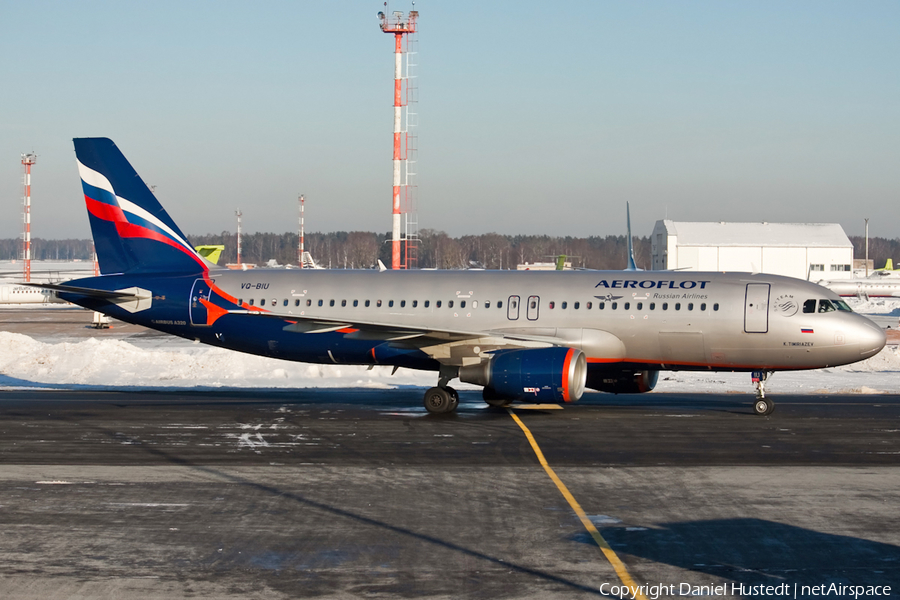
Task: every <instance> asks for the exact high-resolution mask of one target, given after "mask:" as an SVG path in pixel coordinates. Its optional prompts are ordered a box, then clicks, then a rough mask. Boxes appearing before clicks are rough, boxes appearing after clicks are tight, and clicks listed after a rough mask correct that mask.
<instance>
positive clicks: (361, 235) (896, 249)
mask: <svg viewBox="0 0 900 600" xmlns="http://www.w3.org/2000/svg"><path fill="white" fill-rule="evenodd" d="M188 238H189V239H190V241H191V243H192V244H195V245H200V244H221V245H224V246H225V250H224V252H223V253H222V259H220V261H219V263H220V264H224V263H233V262H236V261H237V242H236V238H235V234H234V233H232V232H228V231H223V232H222V233H220V234H206V235H192V236H188ZM389 240H390V235H389V234H387V233H384V234H382V233H372V232H368V231H350V232H347V231H336V232H331V233H308V234H306V238H305V247H306V250H307V251H308V252H309V253H310V254H311V255H312V256H313V258H314V259H315V260H316V261H317V262H318V263H319V264H320V265H321V266H324V267H329V268H332V269H368V268H372V267H373V266H375V265H376V263H377V260H379V259H380V260H381V261H382V262H383V263H384V264H385V265H390V257H391V249H390V242H389ZM298 241H299V240H298V236H297V234H296V233H247V234H244V235H243V236H242V239H241V250H242V257H241V258H242V260H243V262H246V263H256V264H265V263H266V262H267V261H269V260H271V259H275V260H276V261H277V262H278V263H279V264H296V263H297V246H298ZM850 241H851V243H852V244H853V247H854V256H855V257H856V258H863V257H864V256H865V238H864V237H862V236H851V237H850ZM91 249H92V243H91V240H75V239H68V240H48V239H43V238H35V239H34V240H32V257H33V258H34V259H36V260H60V261H63V260H90V259H91ZM634 252H635V259H636V261H637V264H638V266H639V267H641V268H645V269H646V268H649V267H650V238H648V237H641V238H639V237H635V238H634ZM560 254H565V255H566V256H568V257H569V260H570V261H571V262H572V263H573V265H574V266H576V267H583V268H587V269H621V268H624V267H625V264H626V260H627V243H626V239H625V236H622V235H619V236H615V235H610V236H606V237H599V236H591V237H587V238H577V237H571V236H567V237H552V236H540V235H501V234H498V233H486V234H483V235H464V236H461V237H456V238H454V237H450V236H449V235H448V234H446V233H445V232H443V231H437V230H434V229H423V230H422V231H421V232H420V240H419V245H418V266H419V268H437V269H464V268H470V267H473V266H475V267H484V268H487V269H515V268H516V265H517V264H522V263H526V262H527V263H535V262H551V261H553V260H554V259H555V257H556V256H558V255H560ZM20 258H22V240H21V238H11V239H0V260H13V259H20ZM869 258H870V259H872V260H873V262H874V264H875V266H876V267H883V266H884V263H885V261H886V260H887V259H888V258H893V260H894V263H895V265H897V266H898V267H900V260H898V258H900V239H897V238H895V239H888V238H880V237H874V238H869Z"/></svg>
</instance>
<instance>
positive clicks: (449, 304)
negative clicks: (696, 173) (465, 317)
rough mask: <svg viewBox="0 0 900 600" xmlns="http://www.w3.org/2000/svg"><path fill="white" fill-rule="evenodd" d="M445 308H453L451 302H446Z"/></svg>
mask: <svg viewBox="0 0 900 600" xmlns="http://www.w3.org/2000/svg"><path fill="white" fill-rule="evenodd" d="M447 308H453V300H447Z"/></svg>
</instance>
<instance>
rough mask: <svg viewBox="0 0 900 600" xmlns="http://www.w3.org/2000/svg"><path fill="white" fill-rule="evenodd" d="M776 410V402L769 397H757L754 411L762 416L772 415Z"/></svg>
mask: <svg viewBox="0 0 900 600" xmlns="http://www.w3.org/2000/svg"><path fill="white" fill-rule="evenodd" d="M774 410H775V403H774V402H772V401H771V400H769V399H768V398H757V399H756V402H754V403H753V412H755V413H756V414H758V415H760V416H761V417H766V416H768V415H771V414H772V412H773V411H774Z"/></svg>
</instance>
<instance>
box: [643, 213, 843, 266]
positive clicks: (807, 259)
mask: <svg viewBox="0 0 900 600" xmlns="http://www.w3.org/2000/svg"><path fill="white" fill-rule="evenodd" d="M651 252H652V261H653V262H652V264H653V269H659V270H662V269H682V270H691V271H747V272H750V273H771V274H774V275H787V276H789V277H796V278H798V279H809V280H812V281H818V280H820V279H842V278H847V279H850V278H852V276H853V244H851V243H850V239H849V238H848V237H847V234H846V233H844V229H843V228H842V227H841V226H840V225H838V224H836V223H725V222H715V223H697V222H683V221H670V220H668V219H667V220H663V221H657V222H656V226H655V227H654V228H653V235H652V237H651Z"/></svg>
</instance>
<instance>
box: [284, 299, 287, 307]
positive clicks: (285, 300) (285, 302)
mask: <svg viewBox="0 0 900 600" xmlns="http://www.w3.org/2000/svg"><path fill="white" fill-rule="evenodd" d="M284 305H285V306H287V298H285V299H284Z"/></svg>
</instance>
